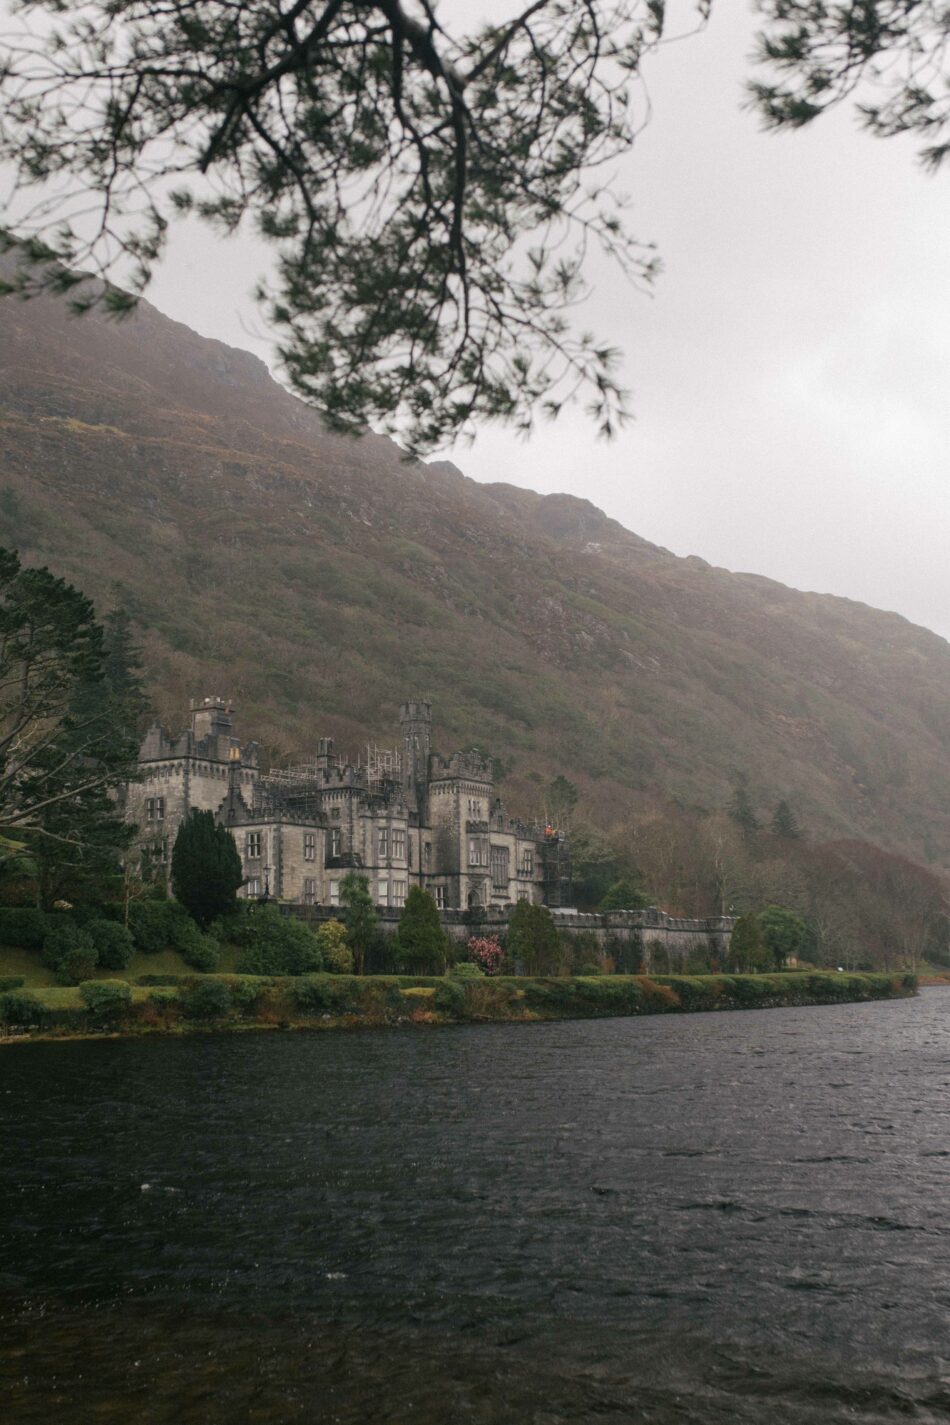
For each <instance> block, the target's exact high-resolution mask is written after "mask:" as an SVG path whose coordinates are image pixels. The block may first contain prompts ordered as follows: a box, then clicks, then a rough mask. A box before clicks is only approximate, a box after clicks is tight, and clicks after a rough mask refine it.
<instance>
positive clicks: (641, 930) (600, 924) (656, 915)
mask: <svg viewBox="0 0 950 1425" xmlns="http://www.w3.org/2000/svg"><path fill="white" fill-rule="evenodd" d="M282 909H283V910H284V911H285V913H286V914H288V915H296V916H299V917H300V918H301V919H303V920H306V921H307V922H308V923H312V924H313V925H314V926H318V925H320V924H321V923H322V922H323V921H325V920H335V919H339V918H340V916H341V915H342V910H341V909H330V908H329V907H327V906H297V905H294V906H283V907H282ZM378 913H379V920H380V925H381V927H382V929H383V930H384V932H387V933H390V934H393V935H394V934H395V933H396V928H397V926H398V924H399V911H398V910H396V909H389V910H385V909H380V910H379V912H378ZM551 914H552V915H553V917H554V923H555V925H556V926H557V928H558V930H559V931H560V932H561V933H562V934H578V933H579V932H581V931H585V932H587V933H589V934H593V935H594V936H595V938H596V939H597V940H598V941H599V943H600V944H601V945H602V946H605V947H606V946H607V945H608V943H609V942H611V941H617V940H621V941H626V942H628V943H632V944H636V945H638V946H639V948H640V951H641V955H642V958H643V961H644V963H645V965H646V966H647V968H650V967H651V963H652V968H654V969H657V968H663V965H662V963H660V964H659V965H658V963H657V962H658V961H660V962H662V961H663V960H664V959H669V960H670V962H671V963H672V962H675V961H677V960H683V961H685V960H687V959H689V956H690V954H691V953H692V952H693V951H694V950H701V951H705V950H708V949H709V948H710V944H711V945H712V946H713V947H714V948H715V949H716V951H717V952H718V953H719V954H721V955H722V956H723V957H725V956H726V955H727V953H728V950H729V941H730V939H731V938H732V927H733V926H734V925H735V920H734V919H733V918H732V917H731V916H727V915H724V916H712V917H710V918H708V919H706V920H688V919H686V918H684V917H681V916H672V915H666V914H665V913H664V912H663V911H661V910H654V909H650V910H619V911H609V912H608V913H607V914H605V915H600V914H589V915H588V914H582V913H581V912H579V911H569V910H552V912H551ZM510 915H511V908H508V909H505V910H497V909H490V910H487V911H484V912H483V913H482V914H481V916H480V917H479V918H478V919H474V918H473V917H472V915H470V914H466V913H465V912H464V911H458V910H447V911H442V912H441V913H440V919H441V921H442V925H443V927H444V929H445V930H446V932H447V934H449V935H451V937H452V939H453V940H457V941H459V942H460V943H461V944H463V945H464V944H465V942H466V941H467V940H468V938H469V936H471V935H504V933H505V931H506V930H507V928H508V919H509V917H510ZM658 952H659V953H658Z"/></svg>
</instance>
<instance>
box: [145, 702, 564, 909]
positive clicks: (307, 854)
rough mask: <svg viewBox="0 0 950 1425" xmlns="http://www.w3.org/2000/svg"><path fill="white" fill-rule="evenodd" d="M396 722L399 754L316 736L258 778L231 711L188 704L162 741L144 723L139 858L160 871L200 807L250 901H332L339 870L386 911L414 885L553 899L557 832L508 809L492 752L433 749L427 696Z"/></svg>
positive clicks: (466, 895)
mask: <svg viewBox="0 0 950 1425" xmlns="http://www.w3.org/2000/svg"><path fill="white" fill-rule="evenodd" d="M399 723H400V733H401V743H400V746H399V747H398V748H393V749H380V748H378V747H375V746H371V747H368V748H367V749H366V754H365V757H363V756H361V757H360V758H358V759H357V761H356V762H355V763H354V762H352V761H349V760H347V759H346V758H344V757H341V756H339V755H338V754H337V753H336V752H335V751H334V747H333V741H332V739H330V738H321V739H320V741H319V742H318V743H317V753H316V756H314V757H312V758H310V759H309V760H308V761H306V762H303V763H301V764H299V765H297V766H293V767H285V768H276V769H272V770H270V771H268V772H263V771H262V770H261V769H260V765H259V762H260V758H259V749H258V745H257V744H256V743H254V742H247V743H242V742H240V741H239V740H238V739H237V738H236V737H235V736H234V731H233V710H232V708H231V707H230V706H229V705H228V704H227V703H226V702H224V701H222V700H221V699H219V698H204V699H203V700H200V701H196V700H193V701H192V703H191V726H190V727H189V728H188V729H187V730H186V731H184V732H182V733H181V734H180V735H179V736H177V737H172V736H171V735H170V734H169V733H168V732H167V731H166V729H165V728H164V727H163V726H162V725H161V724H160V723H157V722H156V723H153V725H152V726H151V727H150V728H149V730H148V732H147V733H146V735H145V739H144V741H143V743H142V746H141V749H140V752H139V764H140V769H141V773H142V777H141V780H140V781H138V782H136V783H133V784H132V785H131V786H130V787H129V789H128V795H127V799H126V815H127V817H128V819H129V820H130V821H132V822H134V823H136V824H137V826H138V827H139V847H140V852H141V855H142V857H143V861H146V862H147V863H149V864H150V865H151V866H152V867H153V868H155V867H165V866H167V865H168V863H169V861H170V857H171V848H172V846H173V845H174V840H175V836H176V834H177V831H178V828H179V826H180V825H181V823H182V821H183V820H184V819H185V818H186V817H187V816H188V814H189V812H191V811H192V810H193V809H198V810H202V811H211V812H213V813H214V815H215V818H216V820H217V821H218V822H219V823H220V824H221V825H223V826H226V827H227V828H228V830H229V831H230V832H231V833H232V835H233V836H234V840H235V843H236V845H237V849H238V853H239V855H240V856H241V860H242V863H243V867H244V876H245V881H244V885H243V887H242V889H241V894H242V895H244V896H246V897H248V898H256V897H259V896H264V895H266V896H271V897H274V898H275V899H277V900H280V901H285V902H289V903H292V904H294V903H295V904H298V905H310V906H331V907H332V906H336V905H339V904H340V882H341V880H342V879H343V877H344V876H345V875H346V874H347V872H349V871H358V872H359V873H360V874H361V875H364V876H365V877H366V878H367V880H368V881H369V885H370V891H371V894H372V896H373V899H374V901H375V902H376V904H377V905H379V906H383V907H398V906H401V905H402V904H403V902H404V901H405V899H406V895H407V893H408V890H409V887H410V886H413V885H417V886H423V887H424V888H425V889H426V890H427V891H429V892H430V893H431V895H432V896H433V897H434V899H435V901H436V904H437V905H438V906H439V907H440V908H441V909H444V910H475V909H478V910H483V911H490V910H492V909H502V908H504V907H505V906H510V905H512V904H514V903H515V902H517V901H525V900H527V901H533V902H544V903H545V904H547V905H552V906H558V905H561V904H563V903H564V901H565V900H566V899H567V896H568V891H569V867H568V850H567V843H566V841H565V838H564V836H563V835H562V834H561V833H560V832H559V831H557V830H556V829H554V828H552V827H549V826H548V827H545V826H540V825H537V826H532V825H528V824H527V823H524V822H520V821H517V820H514V819H513V818H511V817H509V816H508V815H507V813H506V811H505V808H504V805H503V804H502V802H501V800H500V799H499V798H497V797H496V796H495V788H494V775H493V768H492V763H491V761H490V759H486V758H484V757H482V756H481V755H480V754H479V753H477V752H474V751H472V752H456V753H454V754H453V755H452V756H451V757H448V758H442V757H440V756H439V755H438V754H437V753H435V752H433V750H432V707H431V704H429V703H428V702H425V701H419V702H407V703H404V704H403V705H402V708H401V709H400V714H399Z"/></svg>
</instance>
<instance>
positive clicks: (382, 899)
mask: <svg viewBox="0 0 950 1425" xmlns="http://www.w3.org/2000/svg"><path fill="white" fill-rule="evenodd" d="M376 900H377V901H378V903H379V904H380V905H389V882H388V881H378V882H377V884H376Z"/></svg>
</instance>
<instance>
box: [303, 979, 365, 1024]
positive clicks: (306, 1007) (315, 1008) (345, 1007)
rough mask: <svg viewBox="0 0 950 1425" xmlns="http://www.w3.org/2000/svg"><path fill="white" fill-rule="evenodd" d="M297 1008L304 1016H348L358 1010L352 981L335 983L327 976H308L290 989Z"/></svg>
mask: <svg viewBox="0 0 950 1425" xmlns="http://www.w3.org/2000/svg"><path fill="white" fill-rule="evenodd" d="M290 993H291V996H292V998H293V1002H294V1004H295V1005H296V1007H297V1008H298V1009H299V1010H301V1011H302V1013H304V1014H346V1013H347V1012H348V1011H351V1010H353V1009H355V1008H356V999H355V996H354V992H353V981H352V980H349V979H347V980H337V981H334V980H333V979H331V978H330V977H329V976H327V975H312V976H311V975H307V976H306V977H303V978H301V979H299V980H297V981H296V982H295V983H294V984H293V985H292V986H291V988H290Z"/></svg>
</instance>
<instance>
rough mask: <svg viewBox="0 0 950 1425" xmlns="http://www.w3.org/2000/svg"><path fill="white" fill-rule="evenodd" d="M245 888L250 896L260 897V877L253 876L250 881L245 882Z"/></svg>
mask: <svg viewBox="0 0 950 1425" xmlns="http://www.w3.org/2000/svg"><path fill="white" fill-rule="evenodd" d="M244 888H245V891H246V893H247V895H248V896H259V895H260V893H261V878H260V876H251V877H250V879H249V880H247V881H245V882H244Z"/></svg>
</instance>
